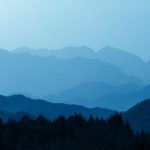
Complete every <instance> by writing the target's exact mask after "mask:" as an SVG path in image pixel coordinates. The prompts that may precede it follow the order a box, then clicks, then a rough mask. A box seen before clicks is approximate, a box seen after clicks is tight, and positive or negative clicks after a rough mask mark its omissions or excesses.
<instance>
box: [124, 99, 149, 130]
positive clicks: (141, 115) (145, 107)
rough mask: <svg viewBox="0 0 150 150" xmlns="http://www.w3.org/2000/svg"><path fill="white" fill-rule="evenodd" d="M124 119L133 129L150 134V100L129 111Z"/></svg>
mask: <svg viewBox="0 0 150 150" xmlns="http://www.w3.org/2000/svg"><path fill="white" fill-rule="evenodd" d="M124 117H125V118H126V119H128V120H129V121H130V123H131V125H132V127H133V129H135V130H142V129H143V130H145V131H148V132H150V99H149V100H145V101H142V102H141V103H138V104H137V105H135V106H134V107H132V108H131V109H129V110H128V111H127V112H125V113H124Z"/></svg>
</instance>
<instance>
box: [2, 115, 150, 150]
mask: <svg viewBox="0 0 150 150" xmlns="http://www.w3.org/2000/svg"><path fill="white" fill-rule="evenodd" d="M0 149H1V150H149V149H150V134H149V133H145V132H144V131H141V132H133V130H132V128H131V126H130V124H129V122H128V121H126V120H124V119H123V118H122V116H121V114H118V113H116V114H115V115H112V116H111V117H110V118H109V119H107V120H106V119H105V120H104V119H102V118H101V119H100V118H98V117H93V116H92V115H90V116H89V118H88V119H85V118H84V117H83V116H82V115H81V114H75V115H72V116H70V117H67V118H66V117H64V116H59V117H58V118H57V119H55V120H52V121H50V120H48V119H46V118H45V117H43V116H42V115H39V117H38V118H36V119H32V118H29V117H28V116H24V117H23V118H22V119H21V120H20V121H16V120H11V119H9V120H8V122H7V123H3V121H2V120H0Z"/></svg>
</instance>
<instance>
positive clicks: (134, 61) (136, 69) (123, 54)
mask: <svg viewBox="0 0 150 150" xmlns="http://www.w3.org/2000/svg"><path fill="white" fill-rule="evenodd" d="M13 52H15V53H23V52H24V53H25V52H28V53H31V54H33V55H37V56H52V55H53V56H56V57H57V58H63V59H69V58H74V57H84V58H88V59H94V58H95V59H98V60H100V61H103V62H105V63H109V64H112V65H114V66H117V67H118V68H119V69H121V70H122V71H123V72H124V73H125V74H127V75H130V76H135V77H137V78H141V79H142V80H143V81H144V82H145V84H149V83H150V70H149V66H150V65H149V64H150V63H147V62H145V61H144V60H142V59H141V58H140V57H139V56H136V55H134V54H132V53H129V52H127V51H124V50H121V49H118V48H115V47H111V46H106V47H104V48H102V49H100V50H99V51H97V52H96V51H94V50H92V49H91V48H89V47H86V46H81V47H67V48H63V49H59V50H47V49H39V50H34V49H30V48H26V47H23V48H18V49H15V50H14V51H13Z"/></svg>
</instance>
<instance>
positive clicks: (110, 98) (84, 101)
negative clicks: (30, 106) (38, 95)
mask: <svg viewBox="0 0 150 150" xmlns="http://www.w3.org/2000/svg"><path fill="white" fill-rule="evenodd" d="M141 91H145V90H144V89H143V87H140V86H139V85H137V84H125V85H121V86H112V85H109V84H106V83H103V82H88V83H83V84H80V85H78V86H74V87H72V88H69V89H66V90H64V91H63V92H61V93H60V94H59V95H47V96H46V97H44V99H46V100H48V101H53V102H62V103H67V104H79V105H84V106H87V107H96V106H103V107H106V108H111V109H112V108H113V109H115V110H119V111H120V110H121V111H123V110H127V109H128V108H130V107H131V106H133V105H135V104H136V103H137V102H139V100H141V99H142V98H146V97H147V96H148V95H147V94H146V93H142V92H141ZM141 93H142V94H141ZM147 93H148V92H147ZM140 98H141V99H140Z"/></svg>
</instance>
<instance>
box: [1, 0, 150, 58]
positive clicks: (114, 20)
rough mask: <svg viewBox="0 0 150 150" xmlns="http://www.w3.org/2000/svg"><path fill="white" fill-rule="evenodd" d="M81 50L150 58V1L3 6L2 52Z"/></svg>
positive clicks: (24, 1)
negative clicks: (115, 51) (111, 49)
mask: <svg viewBox="0 0 150 150" xmlns="http://www.w3.org/2000/svg"><path fill="white" fill-rule="evenodd" d="M80 45H87V46H90V47H91V48H93V49H95V50H98V49H100V48H102V47H104V46H106V45H111V46H115V47H118V48H122V49H125V50H127V51H130V52H133V53H136V54H138V55H140V56H142V57H144V58H150V1H149V0H1V1H0V47H1V48H6V49H13V48H16V47H20V46H28V47H31V48H48V49H57V48H62V47H66V46H80Z"/></svg>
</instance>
